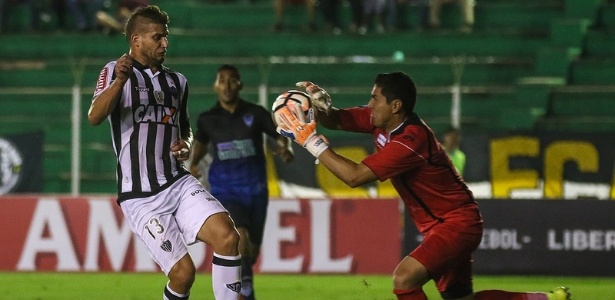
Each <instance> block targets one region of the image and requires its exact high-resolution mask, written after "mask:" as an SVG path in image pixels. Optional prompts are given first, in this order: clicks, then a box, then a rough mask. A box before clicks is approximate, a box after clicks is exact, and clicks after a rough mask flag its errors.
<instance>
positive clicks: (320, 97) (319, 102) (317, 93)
mask: <svg viewBox="0 0 615 300" xmlns="http://www.w3.org/2000/svg"><path fill="white" fill-rule="evenodd" d="M295 85H296V86H298V87H303V88H305V91H306V92H307V93H308V94H309V95H310V99H311V100H312V105H314V106H315V107H316V108H317V109H318V110H321V111H324V112H326V113H327V114H329V111H330V110H331V105H332V101H331V96H330V95H329V93H327V91H325V90H324V89H323V88H321V87H319V86H318V85H317V84H314V83H312V82H310V81H300V82H297V83H296V84H295Z"/></svg>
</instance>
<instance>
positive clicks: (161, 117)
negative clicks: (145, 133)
mask: <svg viewBox="0 0 615 300" xmlns="http://www.w3.org/2000/svg"><path fill="white" fill-rule="evenodd" d="M134 120H135V122H136V123H158V124H170V125H177V108H175V107H172V106H161V105H141V106H139V107H138V108H137V109H136V110H135V111H134Z"/></svg>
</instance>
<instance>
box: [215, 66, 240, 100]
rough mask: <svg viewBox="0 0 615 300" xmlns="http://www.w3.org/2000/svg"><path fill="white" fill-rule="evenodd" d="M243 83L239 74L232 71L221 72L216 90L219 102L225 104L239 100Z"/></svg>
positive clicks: (217, 77) (217, 79)
mask: <svg viewBox="0 0 615 300" xmlns="http://www.w3.org/2000/svg"><path fill="white" fill-rule="evenodd" d="M241 87H242V86H241V81H239V78H238V76H237V74H236V73H235V72H233V71H231V70H221V71H220V72H218V75H217V76H216V82H215V83H214V90H215V91H216V93H217V94H218V100H220V101H221V102H224V103H232V102H235V101H237V100H239V91H240V90H241Z"/></svg>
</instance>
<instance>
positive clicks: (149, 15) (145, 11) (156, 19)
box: [124, 5, 170, 42]
mask: <svg viewBox="0 0 615 300" xmlns="http://www.w3.org/2000/svg"><path fill="white" fill-rule="evenodd" d="M169 21H170V19H169V15H168V14H167V13H166V12H165V11H162V10H160V7H158V6H156V5H149V6H144V7H139V8H137V10H136V11H135V12H134V13H133V14H132V16H130V18H129V19H128V21H126V26H125V27H124V35H126V40H128V42H130V37H131V36H132V35H133V34H134V33H135V32H136V31H137V27H138V26H141V24H147V23H155V24H160V25H168V24H169Z"/></svg>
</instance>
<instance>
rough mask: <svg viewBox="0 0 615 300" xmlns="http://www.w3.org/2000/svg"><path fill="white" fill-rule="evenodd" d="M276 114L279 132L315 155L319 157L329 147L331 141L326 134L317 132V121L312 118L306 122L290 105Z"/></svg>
mask: <svg viewBox="0 0 615 300" xmlns="http://www.w3.org/2000/svg"><path fill="white" fill-rule="evenodd" d="M274 114H276V116H275V117H276V120H278V124H280V125H278V127H277V128H276V130H277V131H278V133H279V134H281V135H283V136H285V137H288V138H290V139H292V140H293V141H295V142H296V143H297V144H299V145H301V146H302V147H303V148H305V149H307V150H308V151H309V152H310V153H311V154H312V155H314V157H316V158H318V157H319V156H320V154H322V153H323V152H324V151H325V150H327V148H329V141H327V139H326V138H325V137H324V136H322V135H320V134H316V121H314V120H311V121H310V122H309V123H307V124H306V123H305V122H303V121H301V120H300V119H299V118H297V116H296V115H295V114H294V113H293V112H292V111H291V110H290V109H289V108H288V107H283V108H281V109H278V110H277V111H276V112H275V113H274Z"/></svg>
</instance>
